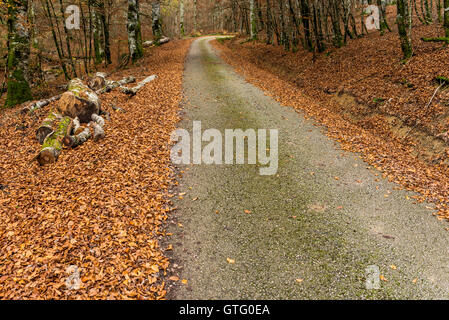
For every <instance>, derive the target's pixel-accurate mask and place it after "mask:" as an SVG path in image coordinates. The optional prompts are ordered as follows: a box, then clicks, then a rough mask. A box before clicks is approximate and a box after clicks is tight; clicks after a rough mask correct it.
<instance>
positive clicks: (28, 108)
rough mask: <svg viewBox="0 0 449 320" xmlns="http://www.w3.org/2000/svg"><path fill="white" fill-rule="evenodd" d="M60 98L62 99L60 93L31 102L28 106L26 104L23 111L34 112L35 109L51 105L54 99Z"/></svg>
mask: <svg viewBox="0 0 449 320" xmlns="http://www.w3.org/2000/svg"><path fill="white" fill-rule="evenodd" d="M59 99H61V95H60V94H58V95H57V96H54V97H51V98H48V99H44V100H39V101H35V102H33V103H31V104H29V105H28V106H26V107H25V108H23V109H22V111H21V113H32V112H34V111H35V110H37V109H40V108H42V107H45V106H47V105H49V104H50V103H52V102H53V101H57V100H59Z"/></svg>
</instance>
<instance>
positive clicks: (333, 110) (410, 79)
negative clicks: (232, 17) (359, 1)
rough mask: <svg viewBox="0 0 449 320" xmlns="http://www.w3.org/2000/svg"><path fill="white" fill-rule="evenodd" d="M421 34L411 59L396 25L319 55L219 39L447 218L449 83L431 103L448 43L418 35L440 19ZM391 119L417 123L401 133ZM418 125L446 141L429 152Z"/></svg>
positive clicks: (278, 92)
mask: <svg viewBox="0 0 449 320" xmlns="http://www.w3.org/2000/svg"><path fill="white" fill-rule="evenodd" d="M414 35H415V37H414V43H415V44H416V48H415V53H416V55H415V56H414V57H413V58H412V59H411V60H410V61H409V62H408V64H405V65H404V64H403V63H401V61H400V57H401V53H400V47H399V40H398V37H397V33H390V34H387V35H385V36H383V37H380V36H379V35H378V34H370V35H369V36H367V37H365V38H362V39H357V40H354V41H351V42H350V43H349V44H348V45H347V46H346V47H344V48H341V49H338V50H337V49H336V50H331V51H329V52H327V53H325V54H321V55H319V56H314V55H313V54H312V53H307V52H304V51H300V52H297V53H292V52H286V51H284V50H283V48H281V47H276V46H270V45H266V44H263V43H258V42H251V43H242V41H241V39H235V40H231V41H226V43H225V44H223V43H218V42H215V45H216V46H217V47H218V48H219V49H220V50H221V52H222V57H223V58H224V59H225V60H226V62H228V63H229V64H231V65H233V66H234V67H236V70H237V71H238V72H240V73H242V74H243V75H244V76H245V77H246V79H247V80H248V81H250V82H252V83H253V84H255V85H257V86H259V87H260V88H261V89H263V90H264V91H265V92H267V94H269V95H271V96H273V97H274V98H275V99H277V100H278V101H279V102H281V103H282V104H284V105H287V106H292V107H294V108H296V109H298V110H301V111H305V112H306V116H311V117H313V118H315V119H316V120H317V121H318V122H319V123H321V124H322V125H324V126H325V127H326V128H327V134H328V135H329V136H330V137H332V138H333V139H335V140H337V141H339V142H340V144H341V147H342V148H343V149H345V150H351V151H354V152H360V153H361V155H362V157H363V159H364V160H365V161H366V162H368V163H370V164H372V165H373V166H375V167H376V168H378V169H379V170H380V171H382V172H383V176H384V177H387V178H388V179H389V180H390V181H394V182H396V183H398V184H400V186H401V187H404V188H407V189H409V190H414V191H417V192H419V193H420V194H421V196H417V197H416V198H417V199H416V200H417V201H425V200H428V201H430V202H432V203H435V204H436V207H437V209H438V211H439V214H440V219H441V218H443V217H445V218H449V209H448V203H449V169H448V164H447V162H446V160H447V155H448V154H449V153H448V152H449V149H448V148H447V145H446V144H445V143H444V142H442V141H439V139H437V138H435V137H436V135H437V133H441V132H444V131H447V130H448V129H449V122H448V119H449V118H448V107H447V106H446V105H445V104H446V103H448V102H449V96H448V91H446V90H443V91H440V92H439V93H438V95H437V97H436V99H435V100H434V101H433V103H432V104H431V105H430V106H429V108H425V107H426V105H427V103H428V101H429V100H430V98H431V96H432V94H433V92H434V91H435V89H436V87H437V86H438V84H436V83H435V82H434V80H433V79H434V78H435V76H437V75H443V76H448V74H447V72H448V69H447V61H449V60H448V58H449V50H448V49H447V48H442V47H441V45H440V44H430V43H423V42H419V40H418V38H419V37H420V36H423V35H426V36H432V35H435V26H430V27H420V28H415V29H414ZM344 97H346V98H347V99H346V100H345V99H343V98H344ZM348 101H349V102H348ZM391 119H393V121H391ZM391 122H393V123H394V122H399V123H402V124H403V126H401V125H399V127H401V128H402V129H403V130H402V132H404V131H405V132H406V133H407V132H408V131H409V130H410V129H412V128H413V130H412V131H411V134H410V135H409V136H405V135H404V134H403V135H402V136H400V135H398V133H397V132H395V131H394V125H392V123H391ZM407 124H408V125H409V126H407ZM416 131H419V132H420V133H421V134H425V136H426V137H427V138H428V139H429V140H426V141H430V142H431V143H428V144H433V143H436V142H435V141H436V140H438V141H437V143H438V144H439V145H443V148H440V149H438V152H436V153H433V154H431V156H429V157H424V156H422V153H424V152H422V150H421V149H420V148H421V147H422V145H425V144H426V141H421V142H420V141H418V140H414V139H413V138H414V137H413V136H414V135H415V133H416ZM420 143H421V144H420Z"/></svg>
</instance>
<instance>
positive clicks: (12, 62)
mask: <svg viewBox="0 0 449 320" xmlns="http://www.w3.org/2000/svg"><path fill="white" fill-rule="evenodd" d="M27 12H28V0H23V1H21V2H17V1H14V0H8V59H7V70H8V79H7V96H6V103H5V106H6V107H12V106H15V105H17V104H20V103H22V102H25V101H28V100H31V98H32V96H31V89H30V85H29V83H28V81H29V75H28V63H29V56H30V33H29V30H28V14H27Z"/></svg>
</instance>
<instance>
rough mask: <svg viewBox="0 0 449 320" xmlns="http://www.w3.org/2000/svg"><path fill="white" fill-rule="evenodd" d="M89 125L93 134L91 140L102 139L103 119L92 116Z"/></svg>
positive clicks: (95, 115)
mask: <svg viewBox="0 0 449 320" xmlns="http://www.w3.org/2000/svg"><path fill="white" fill-rule="evenodd" d="M89 125H90V126H91V127H92V129H93V131H94V134H93V140H94V141H98V140H100V139H103V138H104V135H105V134H104V129H103V127H104V119H103V118H102V117H101V116H99V115H98V114H93V115H92V121H91V122H90V123H89Z"/></svg>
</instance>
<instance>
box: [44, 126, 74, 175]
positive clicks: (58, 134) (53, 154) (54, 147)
mask: <svg viewBox="0 0 449 320" xmlns="http://www.w3.org/2000/svg"><path fill="white" fill-rule="evenodd" d="M71 122H72V121H71V119H70V118H69V117H64V118H62V119H61V121H60V122H59V124H58V126H57V128H56V130H55V131H53V132H52V133H51V134H49V135H48V136H47V137H46V138H45V141H44V144H43V145H42V149H41V151H40V152H39V154H38V155H37V157H36V159H37V161H38V162H39V164H40V165H41V166H43V165H46V164H50V163H53V162H56V160H58V157H59V155H60V154H61V150H62V140H63V138H64V136H65V135H66V134H67V130H68V128H69V126H70V123H71Z"/></svg>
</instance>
